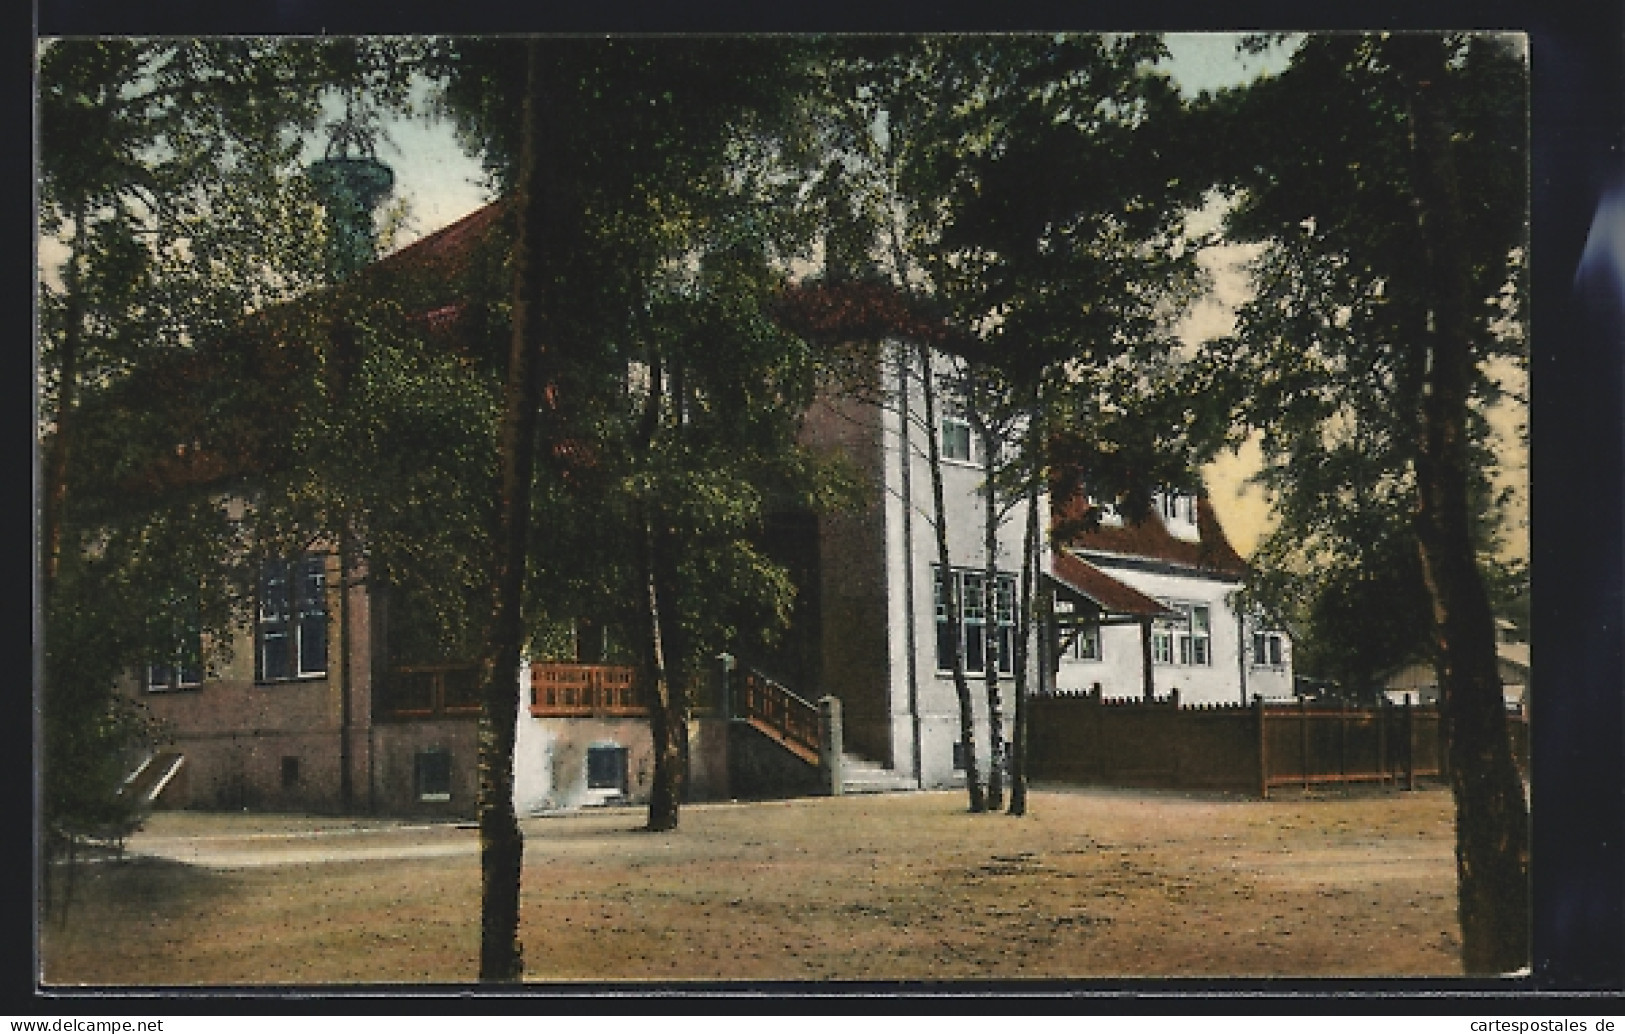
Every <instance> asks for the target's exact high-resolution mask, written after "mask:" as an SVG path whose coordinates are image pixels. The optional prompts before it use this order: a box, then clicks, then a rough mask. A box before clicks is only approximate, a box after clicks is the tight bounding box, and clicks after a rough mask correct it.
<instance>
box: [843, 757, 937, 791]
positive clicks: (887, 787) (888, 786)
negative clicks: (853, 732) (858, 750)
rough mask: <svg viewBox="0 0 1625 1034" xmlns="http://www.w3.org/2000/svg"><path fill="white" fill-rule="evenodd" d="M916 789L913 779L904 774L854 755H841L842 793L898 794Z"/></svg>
mask: <svg viewBox="0 0 1625 1034" xmlns="http://www.w3.org/2000/svg"><path fill="white" fill-rule="evenodd" d="M917 789H919V787H917V786H916V785H915V784H914V778H913V777H912V776H910V775H908V774H907V773H905V772H899V771H897V770H896V769H893V768H887V767H886V766H885V765H882V764H880V763H879V762H876V761H870V760H869V759H868V758H860V757H858V756H857V755H856V754H848V753H845V752H842V754H841V792H842V793H900V792H902V791H904V790H917Z"/></svg>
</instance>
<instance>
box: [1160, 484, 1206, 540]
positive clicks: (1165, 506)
mask: <svg viewBox="0 0 1625 1034" xmlns="http://www.w3.org/2000/svg"><path fill="white" fill-rule="evenodd" d="M1156 508H1157V512H1158V513H1159V514H1161V515H1162V523H1163V526H1164V527H1166V528H1167V529H1168V534H1170V535H1172V536H1173V537H1174V538H1176V539H1179V540H1180V541H1181V542H1200V541H1202V533H1201V531H1200V529H1199V528H1198V527H1197V522H1196V496H1194V495H1188V494H1186V493H1184V492H1178V491H1174V490H1172V489H1170V490H1168V491H1165V492H1159V493H1157V495H1156Z"/></svg>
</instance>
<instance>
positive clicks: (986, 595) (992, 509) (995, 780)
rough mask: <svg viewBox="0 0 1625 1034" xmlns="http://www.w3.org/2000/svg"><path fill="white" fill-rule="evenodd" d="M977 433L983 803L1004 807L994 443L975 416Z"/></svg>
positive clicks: (997, 530)
mask: <svg viewBox="0 0 1625 1034" xmlns="http://www.w3.org/2000/svg"><path fill="white" fill-rule="evenodd" d="M976 424H977V432H978V434H977V436H978V437H979V438H981V440H982V475H983V479H984V482H985V486H984V489H983V493H982V549H983V554H984V556H985V557H986V560H987V563H986V567H985V573H984V574H983V577H982V637H983V639H984V640H986V643H985V645H984V646H983V648H982V667H983V670H984V671H985V672H986V673H987V674H986V681H987V741H988V763H987V807H988V810H989V811H998V810H1000V809H1002V808H1003V807H1004V758H1003V754H1004V723H1003V716H1002V715H1001V714H1000V711H1001V706H1000V702H999V663H1000V660H999V658H997V657H995V656H994V653H995V650H996V649H997V647H998V644H999V642H1000V639H999V613H998V602H999V591H998V572H999V564H998V561H999V501H998V494H997V493H996V492H995V491H994V490H993V476H994V474H995V473H997V467H996V457H995V456H994V451H995V450H994V446H995V444H996V441H997V439H996V437H995V435H994V434H993V431H992V429H991V428H990V427H989V426H988V425H987V424H986V423H985V422H984V421H982V420H977V421H976Z"/></svg>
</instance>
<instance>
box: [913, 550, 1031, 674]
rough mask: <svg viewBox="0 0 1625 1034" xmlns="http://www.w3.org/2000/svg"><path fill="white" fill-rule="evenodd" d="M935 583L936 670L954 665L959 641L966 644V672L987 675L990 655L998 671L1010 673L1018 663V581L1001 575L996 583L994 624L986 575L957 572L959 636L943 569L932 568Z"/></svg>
mask: <svg viewBox="0 0 1625 1034" xmlns="http://www.w3.org/2000/svg"><path fill="white" fill-rule="evenodd" d="M932 575H933V577H934V579H935V583H936V603H937V607H936V618H937V669H938V670H939V671H948V670H951V669H952V668H953V664H954V647H955V645H956V644H957V642H959V641H963V643H964V645H965V670H966V671H967V672H976V673H980V672H985V671H986V670H987V662H988V658H989V656H990V655H991V656H992V657H993V658H995V659H996V660H997V662H998V666H999V671H1001V672H1005V673H1009V672H1011V671H1013V670H1014V663H1015V651H1014V648H1013V647H1014V643H1015V624H1016V607H1015V598H1016V597H1015V592H1016V580H1015V578H1014V577H1013V576H1011V575H1006V574H1001V575H999V576H998V577H997V578H996V579H995V580H994V583H993V611H992V621H991V622H990V621H989V620H988V618H989V613H988V607H987V599H986V597H985V596H984V595H983V591H982V590H983V585H984V584H985V582H986V579H987V575H986V574H985V573H984V572H981V571H954V572H952V576H953V577H952V585H953V587H954V589H955V590H957V592H958V593H959V621H960V629H959V633H960V634H959V636H957V637H956V636H955V629H954V627H953V626H952V625H951V624H950V623H949V622H948V585H949V583H948V582H947V581H946V580H944V579H943V577H942V569H941V568H938V567H933V568H932Z"/></svg>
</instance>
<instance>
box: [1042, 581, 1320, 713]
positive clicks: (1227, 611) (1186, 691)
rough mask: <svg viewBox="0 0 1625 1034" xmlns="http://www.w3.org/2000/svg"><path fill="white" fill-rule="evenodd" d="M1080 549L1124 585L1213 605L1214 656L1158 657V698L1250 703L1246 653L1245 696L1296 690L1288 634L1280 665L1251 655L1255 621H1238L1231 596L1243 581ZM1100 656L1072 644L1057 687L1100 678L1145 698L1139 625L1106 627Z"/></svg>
mask: <svg viewBox="0 0 1625 1034" xmlns="http://www.w3.org/2000/svg"><path fill="white" fill-rule="evenodd" d="M1079 555H1080V556H1082V557H1083V558H1084V559H1086V560H1088V561H1089V562H1090V563H1092V564H1094V565H1095V566H1097V567H1099V568H1100V569H1101V570H1102V571H1104V572H1105V573H1106V574H1109V575H1111V576H1112V577H1113V578H1116V579H1117V580H1118V581H1120V582H1122V583H1123V584H1125V585H1129V586H1132V587H1133V588H1135V589H1138V590H1139V591H1140V592H1143V593H1145V594H1146V595H1147V596H1151V597H1154V598H1156V599H1159V600H1168V601H1171V602H1179V603H1198V604H1204V603H1205V604H1206V605H1207V606H1208V607H1209V608H1210V614H1211V622H1212V639H1211V647H1210V652H1211V663H1210V664H1205V665H1196V664H1177V663H1175V664H1156V665H1154V666H1153V668H1152V682H1153V684H1154V687H1155V690H1156V694H1157V696H1158V697H1164V696H1167V694H1168V692H1169V690H1171V689H1176V688H1177V689H1178V690H1179V699H1180V702H1181V703H1182V704H1237V703H1242V702H1243V699H1242V698H1243V692H1244V691H1243V688H1242V679H1243V675H1242V670H1241V666H1240V659H1241V658H1242V657H1243V656H1245V659H1246V662H1247V671H1246V676H1245V678H1246V688H1245V695H1246V697H1247V698H1248V699H1250V698H1251V697H1252V696H1254V695H1261V696H1263V697H1264V698H1265V699H1266V700H1278V699H1285V698H1290V697H1291V696H1292V642H1291V640H1290V638H1287V637H1285V636H1283V642H1282V661H1283V665H1282V667H1280V668H1269V667H1260V666H1256V665H1255V664H1254V658H1253V657H1252V631H1253V626H1252V624H1251V622H1248V623H1247V625H1246V626H1245V627H1242V628H1238V627H1237V623H1236V611H1235V608H1234V606H1233V605H1232V602H1231V601H1232V599H1233V597H1234V594H1235V592H1236V590H1238V589H1239V588H1240V587H1241V583H1240V582H1239V581H1234V580H1231V579H1221V578H1216V577H1213V576H1211V575H1203V574H1198V573H1195V572H1192V573H1189V574H1183V573H1175V572H1172V571H1165V570H1158V571H1147V570H1138V569H1135V568H1133V567H1130V566H1128V565H1125V564H1123V563H1121V562H1119V563H1114V562H1113V560H1112V558H1111V557H1109V556H1106V555H1102V554H1096V553H1090V552H1088V551H1080V552H1079ZM1100 632H1101V634H1100V640H1101V650H1100V654H1101V656H1100V659H1099V660H1079V659H1077V658H1074V657H1072V656H1071V655H1070V651H1068V653H1067V654H1066V655H1063V657H1062V659H1061V670H1060V673H1059V674H1058V675H1057V676H1056V688H1057V689H1060V690H1063V691H1076V692H1082V691H1086V690H1088V689H1090V688H1091V687H1092V686H1093V685H1094V684H1095V683H1099V684H1100V687H1101V690H1102V692H1103V693H1104V694H1105V696H1106V697H1107V698H1108V699H1126V698H1136V699H1137V698H1139V697H1141V696H1142V695H1143V692H1144V690H1143V676H1142V671H1143V663H1144V662H1143V660H1142V657H1143V654H1142V647H1141V643H1140V628H1139V626H1138V625H1108V626H1106V627H1104V628H1102V629H1101V630H1100Z"/></svg>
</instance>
